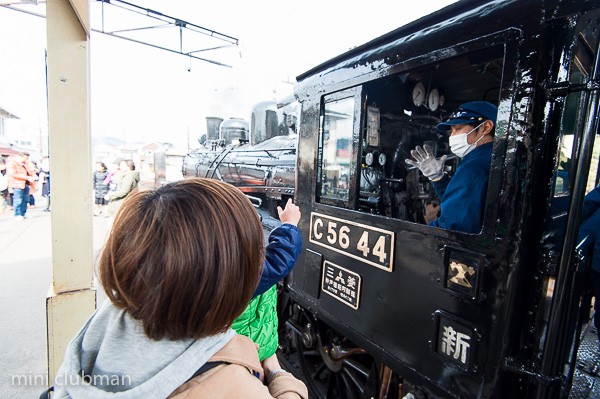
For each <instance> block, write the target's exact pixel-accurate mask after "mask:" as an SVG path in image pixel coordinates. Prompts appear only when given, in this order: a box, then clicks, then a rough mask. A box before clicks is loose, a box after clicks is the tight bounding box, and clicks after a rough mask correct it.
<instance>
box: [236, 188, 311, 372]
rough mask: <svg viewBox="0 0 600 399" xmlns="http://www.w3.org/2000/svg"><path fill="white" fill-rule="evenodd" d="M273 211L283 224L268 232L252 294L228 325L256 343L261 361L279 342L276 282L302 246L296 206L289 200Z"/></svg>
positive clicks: (282, 275) (298, 209)
mask: <svg viewBox="0 0 600 399" xmlns="http://www.w3.org/2000/svg"><path fill="white" fill-rule="evenodd" d="M277 212H278V213H279V219H280V220H281V222H282V223H283V224H282V225H281V226H279V227H277V228H276V229H274V230H273V231H272V232H271V234H270V235H269V244H268V245H267V247H266V250H265V261H264V264H263V271H262V274H261V279H260V282H259V283H258V287H257V288H256V291H255V292H254V297H253V298H252V300H251V301H250V303H249V304H248V306H247V307H246V310H245V311H244V313H242V315H241V316H240V317H238V318H237V319H236V320H235V321H234V322H233V326H232V328H233V329H234V330H235V331H236V332H237V333H238V334H242V335H245V336H247V337H250V338H251V339H252V340H253V341H254V342H255V343H256V344H258V356H259V358H260V360H261V361H262V360H264V359H267V358H269V357H271V356H273V355H274V354H275V352H276V351H277V347H278V345H279V335H278V333H277V331H278V329H279V319H278V318H277V282H278V281H280V280H282V279H283V278H284V277H285V276H287V275H288V274H289V272H290V271H291V270H292V268H293V267H294V265H295V264H296V261H297V260H298V255H300V250H301V249H302V236H301V235H300V230H299V229H298V227H297V225H298V222H299V221H300V217H301V213H300V208H298V206H296V205H294V204H293V203H292V200H291V199H289V200H288V202H287V204H286V206H285V208H284V209H282V208H281V207H280V206H278V207H277Z"/></svg>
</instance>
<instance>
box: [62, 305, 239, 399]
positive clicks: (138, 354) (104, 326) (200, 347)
mask: <svg viewBox="0 0 600 399" xmlns="http://www.w3.org/2000/svg"><path fill="white" fill-rule="evenodd" d="M234 335H235V334H234V332H233V330H231V329H229V330H228V331H227V332H225V333H223V334H219V335H215V336H211V337H207V338H203V339H200V340H194V339H187V340H179V341H173V340H170V339H167V338H165V339H162V340H160V341H155V340H152V339H150V338H148V337H147V336H146V335H145V334H144V329H143V327H142V324H141V322H139V321H138V320H135V319H133V318H132V317H131V316H129V314H127V313H126V312H125V311H123V310H120V309H117V308H116V307H115V306H114V305H113V304H112V303H111V302H110V301H108V300H107V301H105V302H104V303H103V304H102V306H100V307H99V308H98V309H97V310H96V312H95V313H94V314H93V315H92V316H91V317H90V318H89V319H88V320H87V321H86V323H85V324H84V326H83V327H82V329H81V331H79V333H78V334H77V335H76V336H75V338H73V340H72V341H71V342H70V343H69V345H68V347H67V350H66V353H65V359H64V361H63V364H62V365H61V367H60V369H59V370H58V372H57V375H56V378H55V380H54V389H55V391H54V396H53V398H55V399H56V398H73V399H78V398H85V399H95V398H106V397H110V398H118V399H121V398H123V399H126V398H146V397H148V398H149V397H153V398H166V397H167V396H169V395H170V394H171V393H172V392H173V391H174V390H175V389H177V388H178V387H179V386H181V385H182V384H183V383H184V382H186V381H187V380H188V379H189V378H190V377H191V376H192V375H193V374H194V373H195V372H196V371H197V370H198V369H199V368H200V367H201V366H202V365H203V364H204V363H206V362H207V361H208V359H210V358H211V357H212V356H213V355H214V354H215V353H216V352H218V351H219V350H220V349H221V348H222V347H224V346H225V345H226V344H227V343H228V342H229V341H230V340H231V338H232V337H233V336H234Z"/></svg>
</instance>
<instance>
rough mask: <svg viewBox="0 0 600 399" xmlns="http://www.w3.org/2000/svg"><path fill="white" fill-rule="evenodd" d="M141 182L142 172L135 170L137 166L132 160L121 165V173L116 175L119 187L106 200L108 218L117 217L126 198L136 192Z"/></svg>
mask: <svg viewBox="0 0 600 399" xmlns="http://www.w3.org/2000/svg"><path fill="white" fill-rule="evenodd" d="M139 181H140V172H138V171H136V170H135V164H134V163H133V161H132V160H131V159H126V160H123V161H121V162H120V163H119V172H118V173H116V174H115V182H116V184H117V187H116V189H115V191H109V192H108V193H107V194H106V195H105V196H104V199H105V200H107V201H108V205H107V207H106V211H107V212H106V213H107V216H115V215H116V214H117V211H118V210H119V207H120V206H121V204H122V203H123V201H124V200H125V197H127V195H128V194H129V193H131V192H132V191H134V190H137V185H138V183H139Z"/></svg>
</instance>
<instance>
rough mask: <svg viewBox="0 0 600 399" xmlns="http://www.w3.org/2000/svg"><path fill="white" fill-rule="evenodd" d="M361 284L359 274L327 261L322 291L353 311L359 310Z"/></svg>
mask: <svg viewBox="0 0 600 399" xmlns="http://www.w3.org/2000/svg"><path fill="white" fill-rule="evenodd" d="M360 283H361V278H360V276H359V275H358V274H356V273H354V272H352V271H350V270H348V269H345V268H343V267H341V266H338V265H335V264H333V263H331V262H328V261H325V263H324V266H323V280H322V281H321V289H322V290H323V292H325V293H326V294H329V295H331V296H332V297H334V298H335V299H337V300H338V301H340V302H343V303H344V304H346V305H348V306H350V307H351V308H353V309H358V305H359V304H360Z"/></svg>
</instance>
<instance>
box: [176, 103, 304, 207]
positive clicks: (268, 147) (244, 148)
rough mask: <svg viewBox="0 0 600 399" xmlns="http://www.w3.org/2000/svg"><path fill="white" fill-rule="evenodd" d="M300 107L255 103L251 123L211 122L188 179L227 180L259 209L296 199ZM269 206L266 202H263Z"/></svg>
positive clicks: (188, 163) (188, 166)
mask: <svg viewBox="0 0 600 399" xmlns="http://www.w3.org/2000/svg"><path fill="white" fill-rule="evenodd" d="M297 113H298V107H297V103H294V102H291V103H285V104H280V105H279V106H278V105H277V104H276V103H275V102H274V101H265V102H261V103H258V104H256V105H255V106H254V107H253V109H252V116H251V122H250V125H249V126H248V122H246V121H245V120H243V119H239V118H231V119H227V120H222V119H221V118H215V117H209V118H207V127H208V134H207V135H206V136H205V137H202V138H201V139H200V142H201V147H200V148H198V149H196V150H194V151H192V152H191V153H189V154H187V156H186V157H185V159H184V162H183V176H184V178H193V177H208V178H215V179H220V180H223V181H225V182H227V183H230V184H233V185H234V186H236V187H238V188H239V189H240V190H241V191H242V192H244V193H246V194H247V195H248V196H249V197H250V198H251V199H252V200H254V203H255V205H261V204H263V201H264V200H267V201H268V202H269V203H270V204H271V206H270V208H272V207H273V205H274V204H276V203H280V202H282V201H284V200H285V199H286V198H292V197H293V196H294V187H295V186H294V181H295V177H296V176H295V172H296V141H297V137H298V136H297V134H296V123H297V118H298V115H297ZM217 128H218V129H217ZM265 205H266V204H265Z"/></svg>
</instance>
